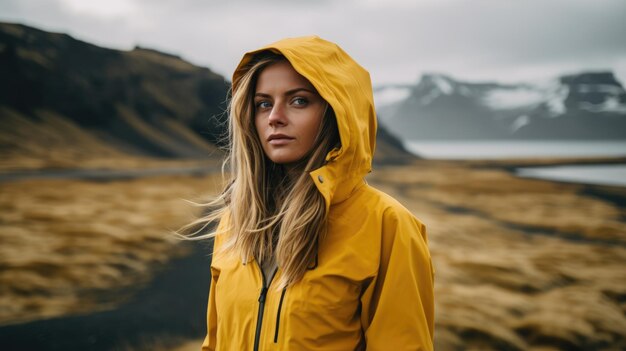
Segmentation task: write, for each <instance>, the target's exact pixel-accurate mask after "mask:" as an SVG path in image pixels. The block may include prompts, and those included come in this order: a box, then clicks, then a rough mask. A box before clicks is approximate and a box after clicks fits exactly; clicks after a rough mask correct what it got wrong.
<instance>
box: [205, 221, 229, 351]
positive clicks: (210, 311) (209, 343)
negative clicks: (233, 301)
mask: <svg viewBox="0 0 626 351" xmlns="http://www.w3.org/2000/svg"><path fill="white" fill-rule="evenodd" d="M225 221H226V217H223V218H222V220H221V221H220V224H219V225H218V227H217V232H218V233H219V232H220V231H221V230H222V229H223V228H224V225H225V224H224V223H225ZM220 239H221V235H217V236H216V237H215V241H214V242H213V256H212V258H213V259H215V252H217V249H218V247H219V244H220ZM219 273H220V271H219V269H217V268H215V267H214V265H213V262H212V263H211V286H210V288H209V302H208V304H207V314H206V321H207V334H206V337H205V338H204V342H203V343H202V351H213V350H215V345H216V343H217V311H216V309H215V286H216V285H217V280H218V279H219Z"/></svg>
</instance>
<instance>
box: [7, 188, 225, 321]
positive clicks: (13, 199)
mask: <svg viewBox="0 0 626 351" xmlns="http://www.w3.org/2000/svg"><path fill="white" fill-rule="evenodd" d="M218 183H219V177H217V176H209V177H203V178H194V177H173V176H171V177H154V178H144V179H138V180H131V181H115V182H84V181H75V180H30V181H19V182H6V183H0V243H1V245H0V324H7V323H15V322H23V321H28V320H33V319H40V318H48V317H55V316H61V315H66V314H76V313H86V312H91V311H97V310H103V309H109V308H111V307H113V306H115V305H116V304H119V303H120V302H122V301H119V298H120V297H119V296H116V295H114V294H112V295H111V296H112V298H111V299H105V301H102V300H101V299H102V296H103V292H106V291H111V290H122V289H124V288H128V287H133V286H137V285H141V284H142V283H145V282H146V281H147V280H149V279H150V277H151V276H152V274H153V272H154V271H155V270H156V268H158V267H159V266H160V265H163V264H166V263H167V262H168V260H169V259H171V258H173V257H176V256H180V255H183V254H185V252H184V251H183V249H182V248H181V247H180V246H179V245H178V244H179V241H178V239H176V238H174V237H173V236H172V235H171V234H170V231H171V230H175V229H178V228H179V227H180V226H181V225H182V224H184V223H186V222H187V221H189V220H190V219H192V218H193V216H194V215H195V212H196V211H195V209H194V208H193V207H192V206H190V205H189V204H187V203H186V202H185V201H184V199H195V200H200V199H201V197H202V194H206V193H211V192H212V191H216V190H215V189H217V185H218ZM104 295H106V294H104ZM113 296H114V297H113Z"/></svg>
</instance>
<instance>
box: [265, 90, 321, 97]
mask: <svg viewBox="0 0 626 351" xmlns="http://www.w3.org/2000/svg"><path fill="white" fill-rule="evenodd" d="M300 91H306V92H308V93H311V94H317V93H316V92H314V91H312V90H311V89H307V88H295V89H291V90H287V91H286V92H285V94H284V95H285V96H290V95H294V94H296V93H298V92H300ZM254 96H255V97H256V96H258V97H265V98H269V97H271V95H269V94H264V93H255V94H254Z"/></svg>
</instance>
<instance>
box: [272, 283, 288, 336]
mask: <svg viewBox="0 0 626 351" xmlns="http://www.w3.org/2000/svg"><path fill="white" fill-rule="evenodd" d="M286 291H287V288H283V292H282V293H280V302H279V303H278V313H276V330H275V331H274V344H276V343H278V327H279V326H280V310H281V309H282V308H283V299H284V298H285V292H286Z"/></svg>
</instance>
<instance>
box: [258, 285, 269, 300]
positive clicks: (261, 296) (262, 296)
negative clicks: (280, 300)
mask: <svg viewBox="0 0 626 351" xmlns="http://www.w3.org/2000/svg"><path fill="white" fill-rule="evenodd" d="M266 295H267V288H266V287H262V288H261V295H260V296H259V302H265V296H266Z"/></svg>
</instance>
